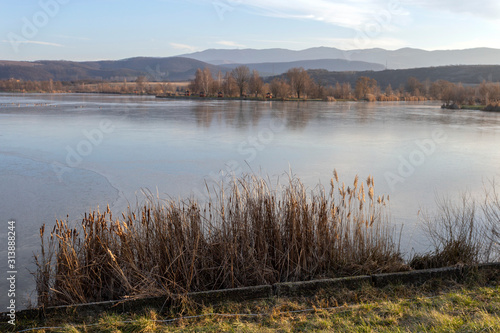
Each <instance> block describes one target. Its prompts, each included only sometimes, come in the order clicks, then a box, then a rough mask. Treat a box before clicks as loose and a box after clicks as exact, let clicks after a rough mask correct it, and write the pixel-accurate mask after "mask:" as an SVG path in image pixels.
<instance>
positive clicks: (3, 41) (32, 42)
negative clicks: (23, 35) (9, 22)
mask: <svg viewBox="0 0 500 333" xmlns="http://www.w3.org/2000/svg"><path fill="white" fill-rule="evenodd" d="M1 42H2V43H14V44H36V45H46V46H57V47H63V46H64V45H61V44H57V43H50V42H41V41H35V40H16V41H9V40H2V41H1Z"/></svg>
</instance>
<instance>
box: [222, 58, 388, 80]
mask: <svg viewBox="0 0 500 333" xmlns="http://www.w3.org/2000/svg"><path fill="white" fill-rule="evenodd" d="M239 65H240V64H228V65H221V66H222V67H225V68H228V69H233V68H235V67H237V66H239ZM245 65H246V66H248V68H250V70H257V71H258V72H259V73H260V75H261V76H271V75H276V74H281V73H285V72H286V71H288V70H289V69H290V68H294V67H303V68H304V69H306V70H307V69H325V70H328V71H337V72H342V71H368V70H372V71H381V70H384V69H385V66H383V65H380V64H374V63H369V62H364V61H348V60H343V59H321V60H302V61H292V62H265V63H256V64H245Z"/></svg>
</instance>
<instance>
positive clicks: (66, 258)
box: [36, 172, 405, 306]
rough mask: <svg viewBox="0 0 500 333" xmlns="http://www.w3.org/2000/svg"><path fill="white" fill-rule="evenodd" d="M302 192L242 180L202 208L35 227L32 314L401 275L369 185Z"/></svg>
mask: <svg viewBox="0 0 500 333" xmlns="http://www.w3.org/2000/svg"><path fill="white" fill-rule="evenodd" d="M207 188H208V187H207ZM306 191H307V189H306V188H305V187H304V185H303V184H302V183H301V182H300V181H299V180H298V179H296V178H291V179H289V183H288V185H287V186H284V187H282V188H281V187H278V188H273V187H272V186H271V184H270V183H269V182H268V181H265V180H263V179H261V178H257V177H255V176H253V177H243V178H240V179H234V180H233V181H232V182H231V184H229V185H227V186H222V185H221V186H220V187H218V188H216V189H215V190H212V191H209V196H210V199H209V200H208V202H207V203H206V204H205V205H200V204H199V203H198V202H196V201H195V200H167V201H164V202H163V201H162V202H161V201H159V200H158V199H154V198H153V197H150V198H149V200H148V201H147V202H146V203H145V204H144V205H143V206H142V207H139V208H137V210H135V211H134V210H130V209H129V211H128V212H126V213H124V214H122V215H121V216H120V217H118V218H113V215H112V213H111V211H110V210H109V207H108V209H107V210H106V211H104V212H99V211H97V212H92V213H89V214H87V215H85V218H84V219H83V220H82V222H81V225H80V226H78V227H75V228H72V227H71V226H70V225H69V223H68V222H67V221H57V224H56V225H55V226H54V228H53V229H52V230H51V232H50V235H46V232H45V227H42V228H41V230H40V234H41V238H42V248H41V253H40V254H39V255H38V256H37V257H36V264H37V266H38V270H37V273H36V278H37V291H38V296H39V305H44V306H49V305H57V304H73V303H84V302H93V301H103V300H111V299H120V298H124V297H141V296H151V295H155V296H158V295H166V296H168V295H173V294H179V293H181V294H182V293H185V292H189V291H203V290H214V289H224V288H234V287H243V286H252V285H261V284H272V283H276V282H280V281H298V280H308V279H314V278H321V277H338V276H345V275H356V274H363V273H365V274H366V273H371V274H373V273H376V272H388V271H397V270H401V269H402V268H403V269H404V267H405V266H404V264H403V260H402V258H401V254H400V252H399V248H398V242H397V241H396V240H395V239H394V230H393V229H392V228H390V227H389V226H388V224H387V222H388V218H387V215H386V202H387V200H388V198H385V197H376V196H375V193H374V183H373V178H371V177H368V179H367V181H366V183H363V182H362V181H359V180H358V177H356V179H355V180H354V183H353V185H352V186H346V185H345V184H344V183H340V182H339V180H338V177H337V174H336V172H335V173H334V177H333V178H332V180H331V183H330V188H329V189H325V188H323V187H320V186H318V187H317V188H316V190H315V191H313V192H312V193H311V195H310V196H308V195H306Z"/></svg>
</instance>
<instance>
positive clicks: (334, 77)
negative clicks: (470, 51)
mask: <svg viewBox="0 0 500 333" xmlns="http://www.w3.org/2000/svg"><path fill="white" fill-rule="evenodd" d="M308 72H309V75H310V76H311V77H312V78H313V79H315V80H321V82H322V83H323V84H325V85H335V84H336V83H337V82H339V83H343V82H350V83H351V85H352V86H353V87H354V85H355V83H356V80H357V79H358V78H359V77H361V76H366V77H369V78H372V79H375V80H377V82H378V84H379V85H380V86H381V87H382V88H385V87H387V85H388V84H391V86H392V87H393V88H398V87H399V86H400V85H404V84H406V82H407V80H408V78H409V77H415V78H417V79H418V80H420V81H422V82H423V81H425V80H429V81H431V82H434V81H436V80H446V81H450V82H454V83H459V82H461V83H463V84H465V85H467V84H479V83H481V82H483V80H486V81H492V82H498V81H500V65H493V66H484V65H476V66H442V67H427V68H413V69H398V70H384V71H377V72H375V71H363V72H329V71H326V70H310V71H308Z"/></svg>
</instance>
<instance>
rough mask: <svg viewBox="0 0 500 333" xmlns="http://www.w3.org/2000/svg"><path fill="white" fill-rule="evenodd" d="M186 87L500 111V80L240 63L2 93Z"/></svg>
mask: <svg viewBox="0 0 500 333" xmlns="http://www.w3.org/2000/svg"><path fill="white" fill-rule="evenodd" d="M186 88H187V89H188V90H190V92H191V93H192V94H193V95H194V96H199V94H200V93H202V94H203V95H204V96H207V97H217V96H220V95H222V96H225V97H246V96H247V95H250V96H252V97H253V98H259V99H265V98H266V95H267V94H269V95H271V94H272V96H273V98H278V99H282V100H285V99H293V98H297V99H317V100H330V101H332V100H365V101H370V102H373V101H425V100H439V101H442V102H443V107H446V108H456V109H459V108H461V107H463V106H468V105H469V106H472V105H482V106H483V107H485V108H484V109H485V110H488V111H498V110H499V109H500V107H499V106H498V104H499V103H500V83H493V82H486V81H483V82H482V83H481V84H479V85H468V86H464V85H462V84H461V83H457V84H456V83H452V82H449V81H445V80H437V81H435V82H430V81H429V80H426V81H424V82H421V81H419V80H418V79H416V78H415V77H409V78H408V79H407V82H406V84H404V85H401V86H399V87H398V88H397V89H393V87H392V86H391V85H390V84H388V85H387V86H386V87H381V86H380V85H379V84H378V83H377V81H375V79H373V78H369V77H363V76H361V77H359V78H358V79H357V81H356V84H355V86H354V87H352V86H351V84H350V83H349V82H336V83H335V85H333V86H332V85H330V86H325V85H324V84H323V83H322V81H321V79H318V80H317V81H315V80H313V79H312V78H311V77H310V75H309V72H308V71H305V70H304V69H303V68H292V69H290V70H288V72H287V73H285V74H284V75H282V76H279V77H275V78H273V79H272V80H271V81H270V82H268V83H265V82H264V80H263V79H262V78H261V77H260V76H259V73H258V72H257V71H253V72H250V70H249V69H248V67H247V66H244V65H243V66H239V67H236V68H235V69H233V70H232V71H231V72H226V73H225V74H224V75H223V73H221V72H220V71H219V72H218V73H217V74H216V77H215V78H214V76H213V74H212V73H211V71H210V69H209V68H205V69H203V70H202V69H198V70H197V71H196V74H195V78H194V79H193V80H192V81H191V82H190V83H189V86H188V87H186V84H179V83H166V82H164V83H162V82H147V81H146V78H145V77H138V78H137V79H136V80H135V81H134V82H126V81H124V82H87V81H79V82H53V81H52V80H49V81H42V82H37V81H20V80H4V81H0V91H9V92H77V93H114V94H148V95H160V96H165V95H167V96H170V95H173V96H176V95H179V96H184V95H185V91H186Z"/></svg>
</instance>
